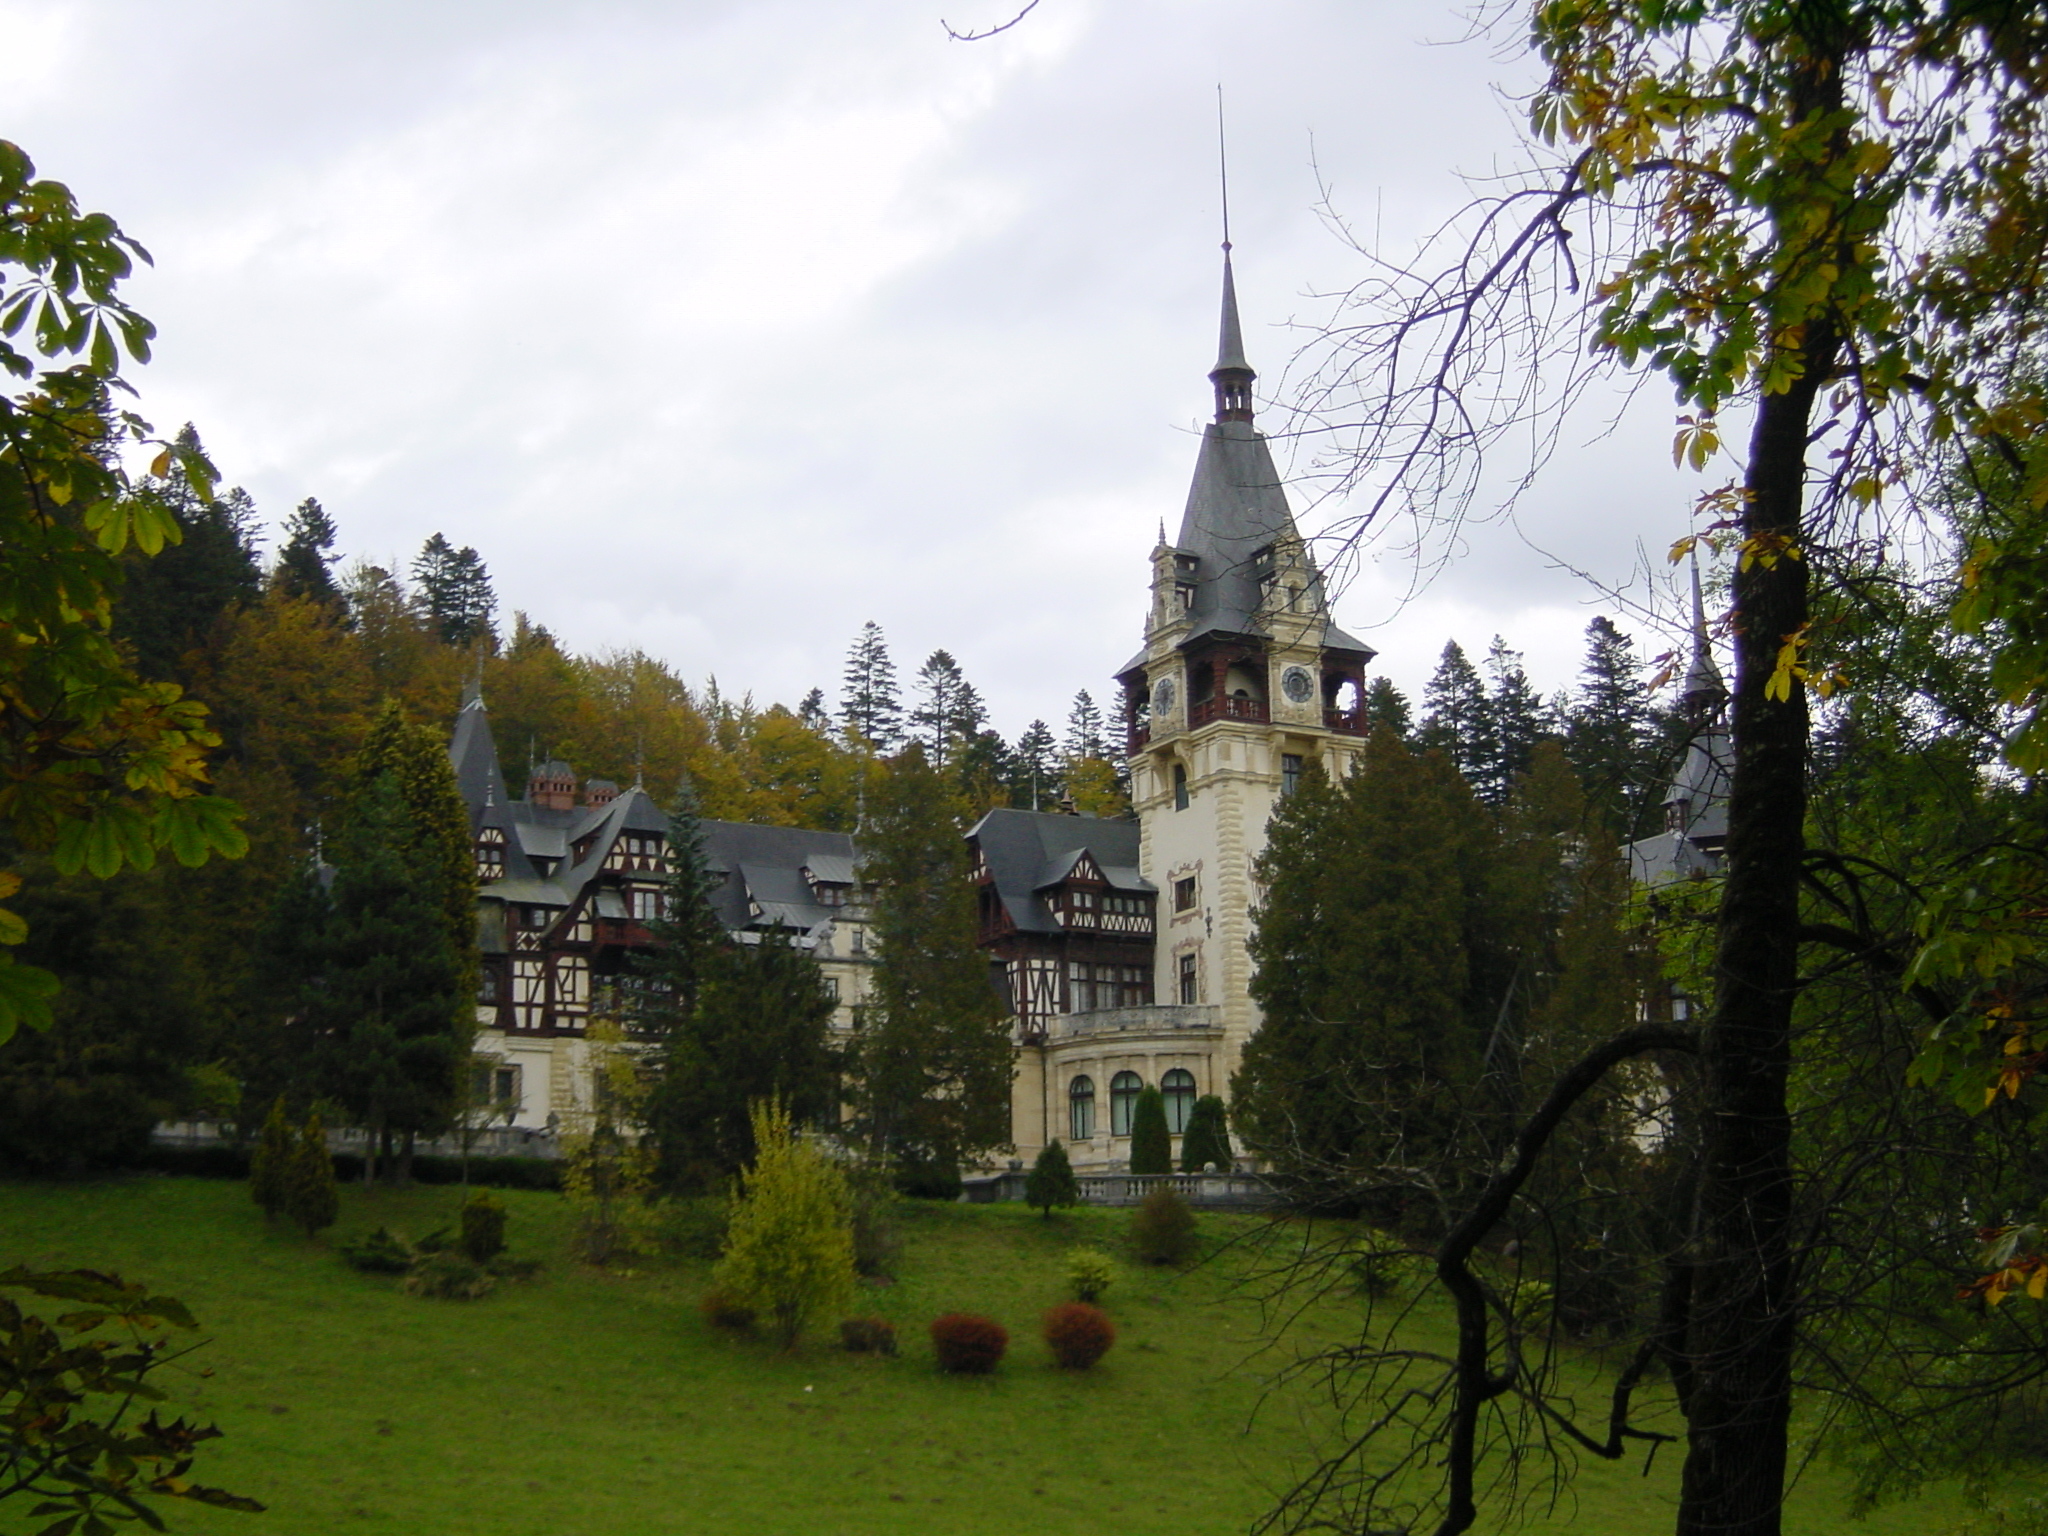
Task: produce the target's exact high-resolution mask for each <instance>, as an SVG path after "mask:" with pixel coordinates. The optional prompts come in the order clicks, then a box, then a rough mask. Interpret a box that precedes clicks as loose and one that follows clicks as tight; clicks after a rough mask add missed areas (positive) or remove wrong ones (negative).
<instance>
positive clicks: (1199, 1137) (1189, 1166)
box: [1180, 1093, 1231, 1173]
mask: <svg viewBox="0 0 2048 1536" xmlns="http://www.w3.org/2000/svg"><path fill="white" fill-rule="evenodd" d="M1211 1163H1214V1164H1215V1165H1216V1168H1217V1170H1218V1171H1219V1172H1225V1173H1227V1172H1229V1170H1230V1166H1231V1155H1230V1127H1229V1124H1228V1120H1227V1116H1226V1114H1225V1111H1224V1108H1223V1101H1222V1100H1221V1099H1219V1098H1218V1097H1216V1095H1215V1094H1213V1093H1205V1094H1203V1095H1202V1096H1201V1097H1200V1098H1199V1099H1197V1100H1195V1107H1194V1108H1193V1109H1192V1110H1190V1111H1189V1112H1188V1126H1187V1129H1186V1130H1185V1131H1183V1132H1181V1138H1180V1171H1181V1172H1182V1173H1200V1172H1202V1170H1203V1169H1205V1168H1207V1167H1208V1166H1209V1165H1210V1164H1211Z"/></svg>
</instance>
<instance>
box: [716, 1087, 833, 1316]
mask: <svg viewBox="0 0 2048 1536" xmlns="http://www.w3.org/2000/svg"><path fill="white" fill-rule="evenodd" d="M750 1128H751V1136H752V1140H753V1142H754V1145H755V1146H756V1147H757V1148H758V1149H759V1150H758V1151H757V1152H756V1154H755V1157H754V1161H753V1165H752V1166H751V1167H750V1168H748V1169H747V1171H746V1172H745V1173H744V1174H743V1175H741V1179H740V1199H739V1202H738V1204H736V1205H735V1206H734V1207H733V1212H732V1220H731V1222H730V1224H729V1225H728V1226H727V1228H726V1234H725V1246H724V1251H723V1252H722V1253H721V1254H720V1255H719V1259H718V1263H717V1266H716V1267H715V1268H714V1269H713V1270H712V1272H711V1278H712V1283H713V1284H714V1285H715V1286H717V1288H718V1289H719V1290H720V1291H722V1292H724V1293H725V1294H726V1295H727V1296H729V1297H731V1298H732V1299H733V1300H734V1301H737V1302H739V1303H740V1304H741V1305H743V1306H746V1307H751V1308H752V1309H753V1310H754V1312H755V1313H756V1314H757V1315H759V1316H761V1317H762V1318H764V1319H768V1320H770V1322H771V1323H772V1326H773V1327H774V1330H775V1335H776V1337H777V1339H778V1340H779V1341H780V1342H781V1344H782V1346H783V1347H784V1348H785V1349H788V1348H793V1347H794V1346H795V1345H796V1342H797V1340H798V1339H799V1338H801V1337H802V1335H803V1331H804V1327H805V1325H806V1324H808V1323H810V1322H812V1321H814V1320H816V1319H818V1318H821V1317H831V1316H832V1315H834V1314H835V1313H837V1312H840V1311H842V1310H843V1309H844V1308H845V1306H846V1304H847V1302H849V1301H850V1300H852V1298H853V1292H854V1286H855V1283H856V1275H855V1271H854V1265H853V1217H852V1204H853V1196H852V1192H851V1191H850V1190H849V1189H848V1187H847V1183H846V1175H845V1173H844V1172H843V1171H842V1170H841V1169H840V1167H839V1165H838V1164H837V1163H836V1162H834V1161H833V1160H832V1159H831V1158H829V1157H828V1156H826V1154H825V1152H824V1150H823V1149H822V1148H820V1147H819V1146H817V1145H816V1144H815V1143H814V1142H812V1141H810V1140H808V1139H807V1138H805V1137H802V1136H799V1135H798V1134H797V1133H796V1129H795V1126H794V1124H793V1123H792V1119H791V1116H790V1113H789V1111H788V1110H787V1109H786V1108H784V1107H783V1106H782V1105H780V1104H776V1103H773V1102H769V1103H757V1104H755V1105H753V1106H752V1107H751V1120H750Z"/></svg>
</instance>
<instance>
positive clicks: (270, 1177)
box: [249, 1098, 295, 1219]
mask: <svg viewBox="0 0 2048 1536" xmlns="http://www.w3.org/2000/svg"><path fill="white" fill-rule="evenodd" d="M294 1150H295V1143H294V1141H293V1138H292V1127H291V1122H290V1121H289V1120H287V1119H286V1118H285V1114H284V1100H283V1099H282V1098H278V1099H276V1100H274V1101H272V1103H271V1106H270V1114H269V1115H268V1116H267V1117H266V1118H265V1119H264V1121H263V1131H262V1134H261V1136H260V1137H259V1138H258V1139H257V1142H256V1147H255V1150H254V1151H252V1152H251V1153H250V1154H249V1198H250V1199H251V1200H254V1201H255V1202H256V1204H257V1205H258V1206H260V1207H261V1208H262V1211H263V1215H264V1217H265V1219H272V1218H275V1217H276V1215H277V1213H278V1212H279V1211H281V1210H283V1209H284V1208H285V1201H286V1197H287V1195H288V1194H289V1191H290V1188H291V1167H292V1157H293V1153H294Z"/></svg>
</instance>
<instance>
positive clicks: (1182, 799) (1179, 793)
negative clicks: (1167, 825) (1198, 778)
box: [1173, 763, 1188, 811]
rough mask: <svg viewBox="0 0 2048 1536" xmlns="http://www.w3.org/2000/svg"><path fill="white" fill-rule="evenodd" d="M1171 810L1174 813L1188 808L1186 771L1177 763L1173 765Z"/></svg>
mask: <svg viewBox="0 0 2048 1536" xmlns="http://www.w3.org/2000/svg"><path fill="white" fill-rule="evenodd" d="M1173 808H1174V809H1175V810H1176V811H1184V810H1186V809H1187V808H1188V771H1187V769H1186V768H1185V767H1183V766H1182V765H1181V764H1179V763H1175V764H1174V765H1173Z"/></svg>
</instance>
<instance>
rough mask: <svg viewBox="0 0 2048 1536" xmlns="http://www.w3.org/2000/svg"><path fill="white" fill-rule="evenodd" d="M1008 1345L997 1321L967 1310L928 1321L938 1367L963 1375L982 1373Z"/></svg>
mask: <svg viewBox="0 0 2048 1536" xmlns="http://www.w3.org/2000/svg"><path fill="white" fill-rule="evenodd" d="M1009 1347H1010V1335H1009V1334H1008V1333H1007V1332H1005V1331H1004V1329H1003V1325H1002V1324H1001V1323H998V1322H995V1321H992V1320H991V1319H989V1318H986V1317H975V1316H974V1315H973V1314H971V1313H967V1312H948V1313H947V1314H946V1315H945V1316H944V1317H941V1318H935V1319H933V1321H932V1348H933V1349H934V1350H936V1351H937V1352H938V1356H939V1369H940V1370H942V1371H955V1372H958V1373H959V1374H960V1375H963V1376H986V1375H987V1374H988V1373H989V1372H990V1371H992V1370H994V1369H995V1368H996V1362H997V1361H998V1360H1000V1359H1002V1358H1003V1351H1004V1350H1006V1349H1008V1348H1009Z"/></svg>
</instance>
